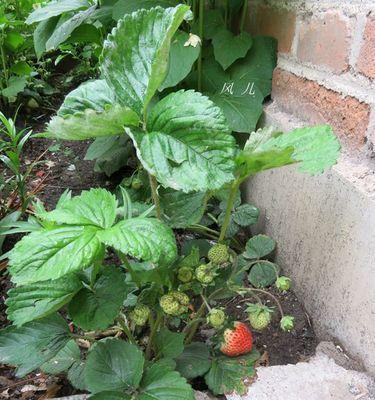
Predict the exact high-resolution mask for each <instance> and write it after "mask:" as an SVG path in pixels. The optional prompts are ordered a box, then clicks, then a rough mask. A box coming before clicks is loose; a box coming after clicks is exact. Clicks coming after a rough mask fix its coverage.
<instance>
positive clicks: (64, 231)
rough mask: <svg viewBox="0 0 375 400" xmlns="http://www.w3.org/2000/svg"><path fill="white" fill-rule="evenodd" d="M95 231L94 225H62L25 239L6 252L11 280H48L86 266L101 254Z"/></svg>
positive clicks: (24, 281)
mask: <svg viewBox="0 0 375 400" xmlns="http://www.w3.org/2000/svg"><path fill="white" fill-rule="evenodd" d="M97 232H98V228H95V227H93V226H62V227H57V228H54V229H41V230H39V231H36V232H32V233H31V234H30V235H28V236H24V237H23V238H22V239H21V240H20V241H19V242H18V243H17V244H16V245H15V246H14V248H13V249H12V250H11V251H10V252H9V253H8V256H9V271H10V273H11V275H12V281H13V282H14V283H17V284H19V285H24V284H28V283H33V282H39V281H47V280H49V279H57V278H60V277H62V276H64V275H67V274H69V273H72V272H75V271H80V270H83V269H85V268H87V267H89V266H90V265H91V264H92V262H93V261H94V260H95V259H96V258H97V257H98V256H100V255H101V254H102V252H103V245H102V244H101V243H100V241H99V240H98V238H97V237H96V234H97Z"/></svg>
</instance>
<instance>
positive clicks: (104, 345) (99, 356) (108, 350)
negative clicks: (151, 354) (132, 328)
mask: <svg viewBox="0 0 375 400" xmlns="http://www.w3.org/2000/svg"><path fill="white" fill-rule="evenodd" d="M144 361H145V360H144V357H143V354H142V352H141V350H139V348H138V347H137V346H135V345H133V344H130V343H126V342H125V341H123V340H120V339H104V340H101V341H99V342H97V343H96V344H95V346H93V347H92V349H91V351H90V352H89V355H88V357H87V362H86V367H85V379H86V383H87V387H88V390H89V391H90V392H92V393H100V392H104V391H115V392H116V391H120V392H122V391H125V390H128V389H136V388H137V387H138V385H139V383H140V381H141V379H142V373H143V365H144Z"/></svg>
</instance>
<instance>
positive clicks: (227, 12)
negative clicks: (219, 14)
mask: <svg viewBox="0 0 375 400" xmlns="http://www.w3.org/2000/svg"><path fill="white" fill-rule="evenodd" d="M224 10H225V11H224V24H225V27H226V28H228V15H229V2H228V0H225V2H224Z"/></svg>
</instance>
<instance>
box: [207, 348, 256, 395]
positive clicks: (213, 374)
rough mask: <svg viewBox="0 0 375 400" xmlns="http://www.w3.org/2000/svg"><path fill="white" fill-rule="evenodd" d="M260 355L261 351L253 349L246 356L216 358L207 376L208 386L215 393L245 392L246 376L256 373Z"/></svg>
mask: <svg viewBox="0 0 375 400" xmlns="http://www.w3.org/2000/svg"><path fill="white" fill-rule="evenodd" d="M258 357H259V353H258V352H257V351H255V350H253V351H252V352H251V353H250V354H247V355H245V356H239V357H235V358H228V357H224V356H221V357H218V358H214V359H213V360H212V364H211V368H210V370H209V372H208V373H207V375H206V377H205V379H206V383H207V385H208V387H209V388H210V390H211V391H212V392H213V393H214V394H229V393H232V392H233V391H235V392H236V393H238V394H239V395H243V394H245V393H246V391H247V386H246V384H245V382H244V377H250V376H253V375H254V373H255V370H254V363H255V361H256V360H257V359H258Z"/></svg>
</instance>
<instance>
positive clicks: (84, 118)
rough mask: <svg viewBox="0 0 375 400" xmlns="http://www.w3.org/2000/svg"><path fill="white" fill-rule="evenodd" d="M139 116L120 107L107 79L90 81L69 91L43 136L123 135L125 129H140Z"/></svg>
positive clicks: (80, 138)
mask: <svg viewBox="0 0 375 400" xmlns="http://www.w3.org/2000/svg"><path fill="white" fill-rule="evenodd" d="M138 123H139V118H138V116H137V114H136V113H135V112H134V111H132V110H131V109H130V108H128V107H126V106H121V105H119V104H118V101H117V99H116V96H115V94H114V92H113V91H112V89H110V87H109V86H108V84H107V83H106V81H105V80H101V79H98V80H95V81H88V82H85V83H83V84H82V85H80V86H79V87H78V88H77V89H75V90H73V91H72V92H70V93H69V94H68V95H67V96H66V98H65V100H64V103H63V104H62V106H61V108H60V109H59V111H58V113H57V115H56V116H55V117H53V118H52V119H51V121H50V122H49V124H48V126H47V133H46V134H44V135H42V136H47V137H53V138H56V139H65V140H84V139H90V138H95V137H101V136H111V135H119V134H123V133H124V126H138Z"/></svg>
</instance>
